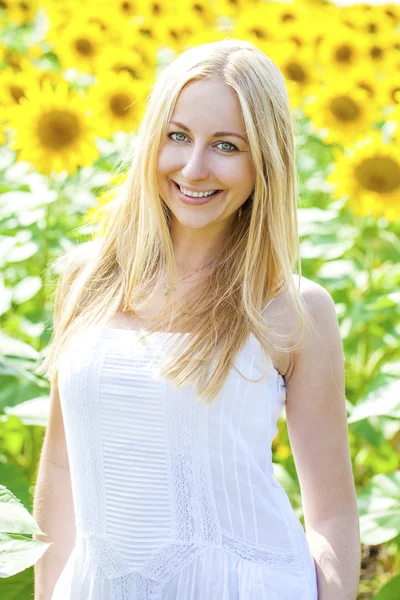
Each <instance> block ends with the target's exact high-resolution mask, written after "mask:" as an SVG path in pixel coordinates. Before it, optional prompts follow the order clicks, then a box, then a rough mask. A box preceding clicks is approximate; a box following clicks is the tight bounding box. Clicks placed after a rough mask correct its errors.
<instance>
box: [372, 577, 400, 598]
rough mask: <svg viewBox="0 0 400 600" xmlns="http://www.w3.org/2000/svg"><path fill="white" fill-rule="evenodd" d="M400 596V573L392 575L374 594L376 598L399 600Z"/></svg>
mask: <svg viewBox="0 0 400 600" xmlns="http://www.w3.org/2000/svg"><path fill="white" fill-rule="evenodd" d="M399 598H400V575H397V576H396V577H392V579H391V580H390V581H388V582H387V583H386V584H385V585H384V586H383V588H381V589H380V590H379V592H378V593H377V594H375V595H374V600H399Z"/></svg>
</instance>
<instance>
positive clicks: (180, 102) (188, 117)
mask: <svg viewBox="0 0 400 600" xmlns="http://www.w3.org/2000/svg"><path fill="white" fill-rule="evenodd" d="M171 120H172V121H180V122H182V123H185V125H187V126H188V127H189V128H190V129H192V128H193V129H194V130H196V129H199V130H200V129H202V130H204V129H207V130H208V129H209V130H210V131H211V130H212V131H217V130H218V129H219V130H222V129H223V130H227V131H230V130H231V131H237V132H238V133H241V134H243V135H244V134H245V123H244V119H243V113H242V109H241V106H240V102H239V99H238V97H237V95H236V93H235V92H234V90H233V89H232V88H231V87H229V86H228V85H226V84H225V83H224V82H222V81H218V80H211V79H210V80H201V81H193V82H189V83H188V84H186V86H185V87H184V88H183V89H182V90H181V92H180V93H179V96H178V98H177V101H176V104H175V107H174V111H173V113H172V117H171Z"/></svg>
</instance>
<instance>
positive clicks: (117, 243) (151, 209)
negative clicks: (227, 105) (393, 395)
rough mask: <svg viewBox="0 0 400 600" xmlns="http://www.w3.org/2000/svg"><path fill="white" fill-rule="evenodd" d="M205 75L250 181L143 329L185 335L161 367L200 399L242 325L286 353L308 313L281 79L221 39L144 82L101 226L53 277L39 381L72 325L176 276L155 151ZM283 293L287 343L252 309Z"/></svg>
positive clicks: (218, 383)
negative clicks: (145, 91) (131, 144)
mask: <svg viewBox="0 0 400 600" xmlns="http://www.w3.org/2000/svg"><path fill="white" fill-rule="evenodd" d="M205 78H213V79H217V80H220V81H223V82H224V83H225V84H226V85H228V86H230V87H231V88H232V90H233V91H234V92H236V94H237V97H238V99H239V102H240V105H241V109H242V112H243V117H244V122H245V126H246V132H247V135H248V140H249V146H250V152H251V156H252V161H253V164H254V167H255V171H256V182H255V187H254V190H253V192H252V194H251V196H250V197H249V198H248V199H247V200H246V202H245V203H244V204H243V205H242V211H243V212H242V216H241V218H240V219H236V220H235V222H234V223H233V225H232V228H231V230H230V232H229V235H228V236H227V239H226V241H225V246H224V248H223V251H222V253H221V255H220V257H219V259H218V261H217V263H216V266H215V268H214V270H213V271H212V273H211V275H210V276H209V277H208V278H207V280H206V287H205V289H202V291H201V294H198V295H195V296H194V298H192V299H191V301H189V302H187V303H186V305H185V306H184V307H183V308H181V309H180V310H178V311H176V312H175V311H174V310H173V307H174V299H173V296H167V297H166V304H165V307H164V308H163V309H162V310H161V311H159V313H157V315H156V316H155V317H152V319H153V318H156V321H155V325H154V327H153V328H148V329H147V331H148V332H149V333H152V332H154V331H160V330H163V331H169V330H171V329H172V328H173V327H174V323H179V324H181V328H180V331H182V332H190V333H187V334H186V335H188V337H187V338H186V343H187V344H188V345H187V346H186V347H185V352H184V353H181V352H180V351H179V349H178V351H177V352H176V353H174V354H172V355H171V353H169V357H170V360H169V362H168V364H166V365H165V366H164V368H163V369H162V370H161V375H163V376H165V377H168V378H169V379H170V380H171V381H172V383H173V384H174V385H175V386H176V387H180V386H183V385H188V384H190V385H193V386H194V387H195V389H196V392H197V394H198V396H199V397H200V398H202V399H203V400H204V401H205V402H206V403H207V404H209V403H211V402H212V400H213V399H214V398H215V397H216V396H217V394H218V393H219V391H220V390H221V388H222V387H223V385H224V382H225V380H226V378H227V376H228V374H229V371H230V370H231V368H232V365H233V363H234V359H235V356H236V355H237V353H238V351H239V350H240V349H241V348H242V346H243V345H244V344H245V343H246V341H247V340H248V337H249V335H250V334H254V335H255V337H256V338H257V339H258V340H259V342H260V343H261V347H262V349H263V351H264V352H267V354H268V355H269V356H271V350H273V349H274V348H279V349H280V350H281V351H283V352H289V351H291V350H293V349H294V348H295V347H297V346H298V344H299V343H300V340H301V339H302V337H303V335H304V333H305V327H306V322H308V321H309V315H308V313H307V307H306V304H305V303H304V300H303V299H302V298H301V296H300V293H299V291H298V290H297V289H296V286H295V284H294V279H293V273H294V271H296V269H297V270H298V271H297V272H298V273H299V277H298V281H299V284H300V280H301V263H300V256H299V237H298V225H297V186H298V183H297V174H296V168H295V142H294V123H293V120H292V114H291V111H290V108H289V101H288V96H287V90H286V86H285V82H284V79H283V76H282V74H281V72H280V70H279V69H278V67H277V66H276V65H275V63H274V62H273V61H272V60H271V59H270V58H269V57H268V56H266V55H265V54H264V53H263V52H262V51H261V50H259V49H258V48H257V47H256V46H254V45H253V44H251V43H250V42H247V41H242V40H237V39H224V40H222V41H217V42H212V43H207V44H204V45H200V46H196V47H194V48H190V49H189V50H187V51H185V52H184V53H183V54H181V55H180V56H178V57H177V58H176V59H175V60H174V61H173V62H172V63H171V64H170V65H168V66H167V67H166V68H165V69H164V70H163V71H162V72H161V74H160V75H159V77H158V79H157V81H156V82H155V83H154V85H153V87H152V89H151V93H150V94H149V97H148V99H147V106H146V111H145V114H144V117H143V120H142V122H141V124H140V126H139V129H138V135H137V143H136V147H135V150H134V152H132V155H131V156H130V157H129V163H130V169H129V172H128V175H127V178H126V181H125V184H124V186H123V188H122V189H121V192H120V193H119V194H118V195H117V197H116V198H115V200H114V201H113V202H111V203H110V206H109V210H108V212H107V214H106V215H105V216H104V223H103V225H104V228H103V235H102V237H101V239H98V240H95V241H92V242H89V244H88V246H91V252H90V253H86V255H84V254H83V250H79V251H80V252H81V253H82V254H81V257H80V258H81V260H79V258H78V260H77V262H76V261H73V265H72V268H71V267H70V268H69V269H68V272H67V273H66V274H65V275H64V277H62V278H61V281H60V282H59V284H58V288H57V290H56V304H57V312H55V314H54V318H53V339H52V341H51V344H50V346H49V348H48V355H47V357H46V361H45V363H46V367H45V369H47V370H46V371H45V372H46V375H47V377H48V378H49V379H50V380H52V379H54V377H55V376H56V374H57V370H58V366H59V360H60V357H61V356H62V354H63V352H64V351H65V349H66V347H67V345H68V344H69V342H70V340H71V338H72V336H73V335H74V334H75V333H77V332H80V331H82V330H84V329H86V328H87V327H88V326H90V325H94V324H97V325H104V326H105V325H106V324H107V323H109V321H110V319H112V318H113V317H114V315H115V314H116V313H117V312H128V311H133V312H135V310H139V309H140V308H141V307H142V306H144V305H145V304H146V302H148V299H149V295H148V294H149V290H152V289H154V287H155V284H156V283H157V282H158V281H159V280H160V276H161V274H162V273H165V272H167V273H168V281H169V285H170V287H172V286H174V285H175V284H176V282H177V275H178V274H177V269H176V264H175V260H174V251H173V244H172V241H171V235H170V211H169V208H168V207H167V205H166V204H165V202H164V201H163V200H162V198H161V197H160V195H159V192H158V188H157V180H156V166H157V156H158V152H159V149H160V147H161V145H162V143H163V142H164V140H165V137H166V133H167V126H168V122H169V120H170V118H171V116H172V112H173V110H174V106H175V103H176V101H177V98H178V95H179V93H180V91H181V90H182V88H183V87H184V86H185V85H186V84H187V83H189V82H192V81H198V80H202V79H205ZM283 290H285V291H286V292H287V293H288V295H289V297H290V300H291V304H292V306H293V307H294V308H295V310H296V313H297V314H298V317H299V320H300V323H301V337H300V339H299V341H298V342H297V344H295V346H292V347H285V346H283V347H282V346H276V345H275V344H274V343H273V342H272V340H270V339H269V338H270V336H269V332H270V330H271V328H270V326H269V325H268V323H267V322H266V321H265V320H264V318H263V316H262V314H261V312H262V309H263V308H264V306H265V305H266V304H267V303H268V302H269V300H271V299H272V298H274V297H275V296H277V295H278V294H279V293H281V292H282V291H283ZM153 322H154V321H153ZM278 337H282V338H289V336H288V335H286V336H285V335H282V336H278ZM179 339H182V338H180V337H179V338H178V340H179ZM181 347H183V346H179V348H181Z"/></svg>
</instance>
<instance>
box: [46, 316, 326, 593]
mask: <svg viewBox="0 0 400 600" xmlns="http://www.w3.org/2000/svg"><path fill="white" fill-rule="evenodd" d="M267 306H268V305H267ZM265 308H267V307H265ZM264 310H265V309H264ZM140 335H141V333H140V332H139V331H136V330H133V329H117V328H99V327H96V326H93V327H91V328H89V329H88V330H87V331H86V332H83V333H82V334H79V335H78V336H77V337H76V338H75V340H74V342H73V343H72V345H71V346H70V348H69V350H68V351H67V352H66V354H65V355H64V356H63V360H62V364H61V367H60V370H59V393H60V402H61V408H62V413H63V419H64V427H65V436H66V443H67V450H68V456H69V463H70V472H71V485H72V492H73V502H74V508H75V519H76V522H75V527H76V541H75V545H74V547H73V550H72V552H71V554H70V556H69V558H68V561H67V563H66V565H65V567H64V569H63V571H62V573H61V575H60V577H59V578H58V581H57V583H56V586H55V588H54V591H53V594H52V598H51V600H317V599H318V591H317V577H316V567H315V563H314V560H313V558H312V556H311V553H310V549H309V546H308V543H307V538H306V535H305V532H304V529H303V527H302V525H301V523H300V521H299V519H298V517H297V515H296V513H295V512H294V510H293V508H292V506H291V504H290V501H289V498H288V496H287V494H286V492H285V490H284V489H283V487H282V486H281V485H280V484H279V483H278V481H277V480H276V479H275V478H274V471H273V465H272V452H271V444H272V441H273V439H274V438H275V436H276V434H277V431H278V430H277V424H276V422H277V420H278V418H279V416H280V415H281V413H282V410H283V407H284V404H285V400H286V387H285V383H284V378H283V377H282V375H281V374H280V373H279V372H278V371H277V369H276V368H275V367H274V366H273V362H272V360H271V359H269V362H268V365H265V366H266V367H267V373H266V375H265V376H264V378H263V380H262V381H260V382H256V383H254V382H248V381H246V380H245V379H244V378H242V377H241V375H240V374H239V373H238V372H237V371H236V370H235V369H232V370H231V371H230V373H229V376H228V379H227V380H226V382H225V384H224V387H223V388H222V390H221V392H220V393H219V394H218V396H217V397H216V398H215V400H214V401H213V402H212V403H211V404H209V405H206V404H205V403H203V402H202V401H199V400H198V398H197V397H196V394H195V392H194V390H193V388H192V387H191V386H185V387H183V388H180V389H179V388H175V387H174V386H173V385H172V384H171V383H170V382H169V381H168V380H166V379H165V378H160V377H158V376H157V363H156V362H155V358H156V357H157V355H158V351H159V350H160V348H168V344H169V343H170V341H172V339H173V338H174V337H175V336H176V335H179V334H175V333H168V332H155V333H152V334H151V335H150V336H149V337H147V338H146V339H144V340H142V341H139V338H140ZM179 343H180V342H178V344H179ZM163 351H165V350H163ZM235 366H236V367H237V369H238V370H239V371H240V372H241V373H243V374H244V375H245V376H246V377H247V378H248V379H257V378H259V377H260V376H261V374H262V372H263V368H264V362H263V361H262V353H261V346H260V343H259V342H258V340H257V339H256V338H255V336H254V335H253V334H251V335H250V336H249V338H248V341H247V342H246V344H245V345H244V346H243V348H242V350H241V351H240V352H239V353H238V355H237V357H236V360H235Z"/></svg>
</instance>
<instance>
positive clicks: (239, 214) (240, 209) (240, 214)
mask: <svg viewBox="0 0 400 600" xmlns="http://www.w3.org/2000/svg"><path fill="white" fill-rule="evenodd" d="M241 216H242V207H240V208H239V212H238V219H240V217H241Z"/></svg>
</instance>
